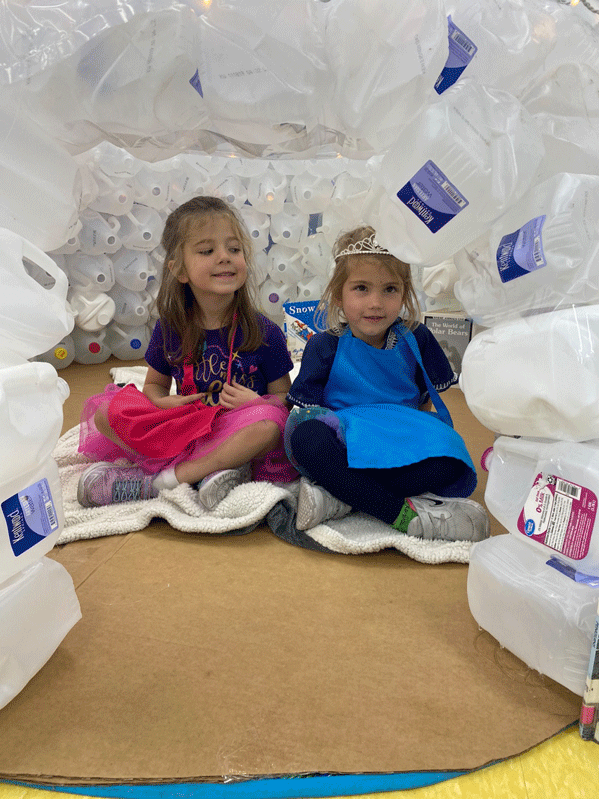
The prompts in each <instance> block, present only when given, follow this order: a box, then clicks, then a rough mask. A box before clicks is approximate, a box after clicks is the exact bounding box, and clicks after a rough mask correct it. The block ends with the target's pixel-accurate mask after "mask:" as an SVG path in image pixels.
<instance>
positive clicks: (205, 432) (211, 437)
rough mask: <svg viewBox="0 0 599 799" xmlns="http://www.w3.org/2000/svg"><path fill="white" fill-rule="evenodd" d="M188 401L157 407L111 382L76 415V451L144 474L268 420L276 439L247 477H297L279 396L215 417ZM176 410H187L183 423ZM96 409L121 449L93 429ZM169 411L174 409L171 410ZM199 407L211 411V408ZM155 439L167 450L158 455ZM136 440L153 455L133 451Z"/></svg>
mask: <svg viewBox="0 0 599 799" xmlns="http://www.w3.org/2000/svg"><path fill="white" fill-rule="evenodd" d="M193 405H195V403H192V404H191V405H190V406H179V408H177V409H167V410H164V411H162V410H161V409H158V408H156V406H155V405H154V404H153V403H152V402H150V400H149V399H148V398H147V397H146V396H145V394H143V393H142V392H141V391H139V390H138V389H136V388H135V387H134V386H125V388H119V387H118V386H116V385H114V384H112V383H111V384H109V385H107V386H106V388H105V389H104V392H103V393H102V394H96V395H94V396H92V397H90V398H89V399H87V400H86V402H85V405H84V407H83V412H82V415H81V426H80V432H79V452H82V453H84V454H85V455H87V456H88V457H90V458H94V460H101V461H111V462H114V461H116V460H119V459H121V458H125V459H126V460H128V461H131V462H132V463H136V464H138V465H139V466H140V467H141V468H142V469H143V470H144V471H145V472H146V473H147V474H157V473H158V472H160V471H162V470H163V469H167V468H169V467H172V466H175V465H176V464H177V463H181V462H182V461H189V460H196V459H197V458H201V457H202V456H203V455H207V454H208V453H209V452H211V451H212V450H213V449H216V447H218V446H219V444H221V443H222V442H223V441H225V439H227V438H228V437H229V436H230V435H232V434H233V433H235V432H236V431H237V430H241V429H243V428H244V427H247V426H248V425H251V424H254V423H255V422H260V421H263V420H269V421H273V422H276V424H277V425H278V427H279V430H280V431H281V439H280V442H279V444H278V445H277V447H276V448H275V449H273V450H271V451H270V452H269V453H268V454H267V455H266V456H265V457H263V458H259V459H255V460H254V461H252V478H253V479H254V480H268V481H270V482H285V483H287V482H291V481H292V480H296V479H297V477H298V473H297V471H296V470H295V469H294V467H293V466H292V465H291V463H290V462H289V460H288V458H287V456H286V454H285V448H284V445H283V433H284V430H285V422H286V421H287V417H288V416H289V411H288V410H287V407H286V405H285V404H284V403H283V402H282V400H280V399H279V397H275V396H272V395H266V396H264V397H260V398H259V399H255V400H253V401H252V402H248V403H246V404H245V405H242V406H240V407H239V408H233V409H231V410H228V409H223V410H221V412H220V413H217V414H216V415H214V413H213V412H212V413H195V414H194V412H193ZM111 406H112V407H111ZM180 408H187V409H188V411H189V418H188V420H187V421H185V422H183V420H182V413H181V412H180ZM100 409H102V410H103V411H104V413H105V415H106V416H107V418H108V419H109V421H110V426H111V428H112V429H113V430H114V432H115V433H116V434H117V436H118V437H119V438H120V439H121V441H122V442H123V443H124V444H125V447H120V446H118V445H117V444H115V443H113V442H112V441H110V439H108V438H106V436H105V435H103V434H102V433H101V432H100V431H99V430H98V428H97V427H96V425H95V423H94V416H95V414H96V412H97V411H98V410H100ZM173 410H176V411H177V413H175V414H173V413H171V411H173ZM200 410H201V409H200ZM205 410H206V411H212V409H205ZM132 419H135V420H136V423H135V424H132V423H131V420H132ZM144 419H147V424H144ZM120 420H121V422H120ZM183 423H184V424H185V425H187V427H186V429H185V434H184V435H182V424H183ZM150 428H157V429H158V430H159V433H157V435H156V436H155V437H154V441H153V442H150V443H149V441H148V431H149V430H150ZM140 431H141V434H140ZM140 436H141V437H140ZM160 437H162V439H163V440H164V441H165V442H168V445H166V444H165V447H164V449H165V450H166V451H167V454H166V455H163V456H160V455H158V452H159V451H160V447H159V446H158V447H157V448H156V447H155V446H154V444H155V443H156V442H157V441H159V438H160ZM149 438H152V436H150V437H149ZM142 440H143V446H142V449H144V451H145V452H146V453H151V452H152V451H153V449H157V454H156V455H155V456H153V457H152V455H151V454H142V453H140V452H139V450H138V449H137V448H136V445H139V446H141V443H140V442H141V441H142ZM176 442H180V451H178V452H176V453H175V454H173V450H178V449H179V446H177V444H176Z"/></svg>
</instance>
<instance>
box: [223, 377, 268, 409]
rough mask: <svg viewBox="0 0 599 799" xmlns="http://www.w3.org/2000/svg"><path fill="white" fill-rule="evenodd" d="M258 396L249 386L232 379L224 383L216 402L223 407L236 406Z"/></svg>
mask: <svg viewBox="0 0 599 799" xmlns="http://www.w3.org/2000/svg"><path fill="white" fill-rule="evenodd" d="M259 396H260V395H259V394H257V393H256V392H255V391H252V389H251V388H248V387H247V386H242V385H241V384H240V383H238V382H237V381H236V380H233V381H232V382H231V383H225V384H224V386H223V387H222V389H221V392H220V398H219V400H218V402H219V405H222V406H223V408H238V407H239V406H240V405H243V404H244V403H246V402H251V401H252V400H255V399H256V398H257V397H259Z"/></svg>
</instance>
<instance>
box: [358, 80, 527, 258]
mask: <svg viewBox="0 0 599 799" xmlns="http://www.w3.org/2000/svg"><path fill="white" fill-rule="evenodd" d="M542 155H543V142H542V140H541V135H540V133H539V132H538V130H537V128H536V125H535V124H534V121H533V119H532V117H531V116H530V114H529V113H528V112H527V111H526V110H525V109H524V108H523V106H522V105H521V103H520V102H519V101H518V100H516V98H515V97H513V96H512V95H510V94H508V93H507V92H502V91H498V90H495V89H489V88H488V87H486V86H481V85H480V84H478V83H476V82H474V81H472V80H467V79H465V78H463V79H462V80H461V81H459V82H458V83H456V85H455V86H452V87H451V88H450V89H448V90H447V91H446V92H444V93H443V94H442V95H441V97H440V98H439V101H438V102H436V103H433V104H430V105H427V106H424V108H422V110H421V111H420V113H419V114H418V115H417V116H416V118H415V119H414V120H413V121H412V122H410V123H409V124H408V125H407V126H406V127H405V128H404V129H403V130H402V131H401V133H400V134H399V137H398V139H397V141H396V142H395V144H394V145H393V146H392V147H391V148H390V149H389V150H388V151H387V153H386V154H385V156H384V158H383V160H382V162H381V164H380V168H379V172H378V173H376V174H375V179H374V182H373V188H372V191H371V193H370V198H369V200H368V202H367V204H366V205H365V210H364V214H365V218H366V219H367V220H368V221H369V222H370V224H372V225H373V227H374V228H375V230H376V232H377V240H378V241H379V243H380V244H382V245H383V246H385V247H387V249H389V250H391V252H392V253H393V254H394V255H396V256H397V257H398V258H400V259H401V260H402V261H405V263H411V264H422V265H424V266H435V265H436V264H438V263H440V262H441V261H443V260H445V259H446V258H449V257H451V256H452V255H453V254H454V253H455V252H457V250H459V249H461V248H462V247H464V246H465V245H466V244H468V242H470V241H472V240H473V239H475V238H476V237H477V236H479V235H481V234H482V233H483V232H484V231H485V230H486V229H487V228H488V227H489V225H490V224H491V223H492V222H493V221H494V220H495V219H496V218H497V217H498V216H500V215H501V214H502V213H503V212H504V211H505V210H506V209H507V208H509V207H510V205H512V204H513V203H514V202H515V201H516V200H518V199H519V198H520V197H521V196H522V194H523V193H524V192H525V191H526V190H527V189H528V187H529V186H530V184H531V182H532V180H533V178H534V175H535V172H536V169H537V166H538V164H539V162H540V160H541V157H542Z"/></svg>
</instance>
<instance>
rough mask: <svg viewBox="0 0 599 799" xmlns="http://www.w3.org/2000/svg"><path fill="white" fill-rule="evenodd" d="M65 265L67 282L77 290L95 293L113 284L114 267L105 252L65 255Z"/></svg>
mask: <svg viewBox="0 0 599 799" xmlns="http://www.w3.org/2000/svg"><path fill="white" fill-rule="evenodd" d="M65 265H66V269H67V274H68V277H69V283H70V285H71V287H72V288H73V289H75V290H77V291H83V292H86V293H88V294H95V293H97V292H98V291H109V290H110V289H111V288H112V287H113V286H114V280H115V275H114V268H113V265H112V261H111V259H110V257H109V256H108V255H106V254H105V253H101V254H99V255H84V254H83V253H75V254H73V255H66V256H65Z"/></svg>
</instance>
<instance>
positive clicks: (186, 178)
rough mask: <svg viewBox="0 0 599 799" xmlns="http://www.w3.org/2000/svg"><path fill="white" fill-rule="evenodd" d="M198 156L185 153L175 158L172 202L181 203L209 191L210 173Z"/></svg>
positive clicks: (172, 178)
mask: <svg viewBox="0 0 599 799" xmlns="http://www.w3.org/2000/svg"><path fill="white" fill-rule="evenodd" d="M199 162H200V159H199V157H198V156H193V154H190V153H183V154H181V155H180V156H175V157H174V158H173V169H172V172H171V202H172V203H175V204H176V205H181V204H182V203H184V202H186V201H187V200H191V198H192V197H198V196H201V195H203V194H208V193H209V188H208V187H209V186H210V174H209V172H208V170H207V169H206V168H205V167H204V166H202V165H201V164H200V163H199Z"/></svg>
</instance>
